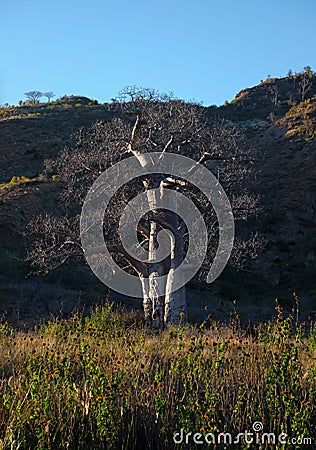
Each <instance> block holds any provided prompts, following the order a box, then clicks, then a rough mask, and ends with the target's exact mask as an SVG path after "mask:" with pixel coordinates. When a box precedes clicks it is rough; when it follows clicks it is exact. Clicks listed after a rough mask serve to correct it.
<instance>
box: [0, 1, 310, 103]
mask: <svg viewBox="0 0 316 450" xmlns="http://www.w3.org/2000/svg"><path fill="white" fill-rule="evenodd" d="M0 20H1V36H2V38H1V59H0V104H1V103H5V102H8V103H9V104H17V103H18V101H19V100H20V99H24V95H23V94H24V92H26V91H29V90H40V91H54V92H55V93H56V95H57V97H60V96H62V95H64V94H67V95H72V94H75V95H85V96H88V97H90V98H93V99H97V100H99V101H101V102H105V101H110V99H111V98H112V97H115V96H116V94H117V93H118V91H119V90H120V89H122V88H123V87H124V86H126V85H134V84H135V85H138V86H142V87H152V88H155V89H157V90H159V91H162V92H170V91H173V92H174V94H175V95H176V96H177V97H179V98H184V99H186V100H189V99H191V100H193V99H194V100H196V101H201V102H203V104H204V105H210V104H217V105H220V104H223V103H224V102H225V100H226V99H227V100H231V99H232V98H234V96H235V94H236V93H237V92H238V91H240V90H241V89H243V88H245V87H249V86H253V85H255V84H257V83H259V82H260V80H262V79H265V78H266V77H267V75H271V76H277V77H280V76H285V75H286V73H287V72H288V70H289V69H290V68H291V69H292V70H293V71H294V72H295V71H300V70H301V69H302V68H303V66H306V65H310V66H311V67H312V68H313V69H314V70H316V61H315V59H316V52H315V43H316V27H315V22H316V2H315V0H301V1H300V2H296V1H294V0H273V1H272V0H264V1H256V0H240V1H238V0H218V1H213V0H195V1H187V0H154V1H151V0H147V1H145V0H116V1H115V0H110V1H108V0H89V1H82V0H76V1H74V0H63V1H61V0H55V1H49V0H15V1H13V2H4V1H3V2H2V5H1V19H0Z"/></svg>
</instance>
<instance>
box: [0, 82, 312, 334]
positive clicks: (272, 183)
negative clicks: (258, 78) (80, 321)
mask: <svg viewBox="0 0 316 450" xmlns="http://www.w3.org/2000/svg"><path fill="white" fill-rule="evenodd" d="M301 82H302V75H300V76H298V77H297V76H296V77H295V78H294V77H293V76H291V77H286V78H281V79H268V80H265V81H264V82H262V83H260V84H259V85H258V86H255V87H252V88H248V89H244V90H243V91H241V92H240V93H238V94H237V95H236V97H235V99H233V100H232V101H231V102H230V103H227V104H226V105H224V106H222V107H218V108H216V107H209V108H207V109H206V110H207V113H208V114H210V115H216V116H221V117H224V118H225V120H228V121H230V122H232V123H233V124H235V126H238V127H240V128H241V130H242V131H243V132H244V134H245V144H246V145H247V146H248V148H251V152H252V155H253V158H254V179H251V180H249V187H251V188H252V189H253V190H255V191H256V192H257V193H259V194H260V196H261V202H262V205H263V212H262V214H261V217H260V219H259V221H256V222H253V223H252V224H250V225H249V226H252V227H255V229H258V230H259V231H260V232H261V233H262V234H263V235H264V236H265V238H266V241H267V246H266V248H265V250H264V251H263V252H262V253H261V254H260V256H259V261H258V265H257V269H256V270H255V272H254V273H251V274H249V273H243V272H238V273H235V272H231V271H229V270H227V271H225V272H224V274H223V276H222V277H221V278H220V279H219V280H217V281H216V282H215V283H214V284H213V285H212V286H211V287H209V286H203V285H200V284H198V285H196V284H194V283H195V282H194V283H191V287H190V290H189V301H190V298H191V305H192V308H191V311H192V318H196V317H198V307H199V308H201V307H202V306H203V305H204V304H205V303H207V304H209V305H210V308H211V309H212V312H213V313H214V314H215V316H216V314H217V315H218V316H220V315H221V314H222V312H224V313H225V314H227V305H228V303H227V302H228V300H231V299H233V298H238V301H240V303H241V307H242V308H243V310H242V314H243V318H244V319H245V320H247V318H248V317H250V318H252V319H254V320H257V319H261V318H266V315H265V314H266V310H270V311H271V305H273V300H274V297H276V296H279V297H280V298H281V300H282V301H283V302H284V305H285V306H286V307H288V308H290V307H291V304H292V293H293V291H297V292H298V294H299V296H300V300H301V304H302V307H303V310H304V313H305V316H308V314H310V313H311V312H313V311H314V312H315V309H316V307H315V306H314V303H315V301H316V281H315V280H316V270H315V266H316V264H315V263H316V238H315V225H316V196H315V192H316V164H315V163H316V139H315V137H316V132H315V123H316V77H315V76H314V77H311V78H310V85H309V86H308V89H307V92H306V93H304V100H302V92H301V91H300V90H299V88H298V86H300V83H301ZM115 114H116V109H115V104H114V103H112V104H104V105H99V104H97V102H95V101H92V100H90V99H87V98H85V97H78V96H72V97H64V98H62V99H59V100H57V101H55V102H51V103H42V104H39V105H22V106H17V107H8V108H3V109H1V110H0V205H1V206H0V230H1V234H0V270H1V275H0V308H1V310H2V311H3V314H4V315H5V316H6V317H7V318H8V319H9V320H12V321H15V322H16V323H18V324H19V325H20V326H21V325H23V323H24V322H28V321H30V319H31V318H34V317H47V315H49V314H51V313H57V312H59V310H60V308H62V309H63V313H64V314H68V313H70V311H71V309H73V308H74V307H79V308H82V307H83V305H84V304H86V305H87V304H89V303H92V302H93V301H95V300H97V299H98V298H99V297H100V296H101V297H102V296H103V297H104V295H105V290H104V289H103V288H102V286H100V285H99V283H98V281H97V280H96V279H95V278H94V276H93V275H91V274H87V273H86V272H84V271H83V270H82V269H80V268H72V267H68V268H66V269H62V270H58V271H57V272H56V273H55V274H51V275H49V276H47V277H43V276H42V277H34V276H33V277H31V278H30V277H29V276H28V266H27V265H26V263H25V262H24V260H23V259H24V257H25V242H26V239H25V236H24V231H25V224H26V223H27V222H29V221H30V220H32V219H33V218H34V217H35V216H36V215H37V214H40V213H41V214H43V213H45V212H54V213H57V214H63V213H65V211H63V209H62V208H61V206H60V204H59V199H58V193H59V191H60V184H59V182H58V177H57V178H56V176H55V174H54V172H53V171H52V161H53V160H54V159H56V158H57V157H58V152H59V151H60V150H61V149H62V148H63V147H64V146H65V145H67V146H69V145H71V144H72V135H73V133H74V132H75V131H76V130H78V129H79V128H80V127H83V126H84V127H87V126H89V125H90V124H92V123H93V122H95V121H96V120H109V119H110V118H111V117H113V116H115ZM61 305H62V306H61ZM133 305H134V306H135V305H136V304H135V303H134V304H133ZM197 305H198V307H197ZM259 305H260V310H259V308H258V307H259ZM267 314H268V313H267Z"/></svg>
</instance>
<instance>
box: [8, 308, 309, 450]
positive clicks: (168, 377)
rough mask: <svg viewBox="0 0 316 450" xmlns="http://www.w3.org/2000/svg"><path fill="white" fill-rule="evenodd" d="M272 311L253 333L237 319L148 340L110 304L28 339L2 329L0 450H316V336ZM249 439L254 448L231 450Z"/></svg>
mask: <svg viewBox="0 0 316 450" xmlns="http://www.w3.org/2000/svg"><path fill="white" fill-rule="evenodd" d="M276 310H277V317H276V319H275V320H274V321H273V322H271V323H266V324H262V325H258V326H256V327H253V328H252V330H251V332H250V329H249V330H243V329H242V328H241V327H240V326H239V325H238V314H237V313H236V314H235V315H234V314H233V315H232V317H231V321H230V324H228V325H227V324H226V325H225V324H220V323H216V322H212V321H211V319H206V321H205V323H203V324H202V325H201V326H200V327H192V326H189V325H188V326H179V327H173V328H170V329H169V330H166V331H161V332H153V331H150V330H148V329H146V328H145V326H143V325H142V323H141V321H140V320H139V319H137V317H136V316H135V315H133V314H127V313H122V312H119V311H113V310H112V308H111V305H107V306H104V307H98V308H96V309H95V310H94V311H93V312H92V313H91V315H90V316H89V317H86V318H83V317H82V316H81V315H80V314H75V315H74V316H73V317H71V318H70V319H68V320H60V319H56V320H55V321H51V322H49V323H48V324H46V325H43V326H41V327H39V328H38V329H36V330H32V331H28V332H26V333H25V332H18V331H14V330H13V329H12V328H11V327H10V326H8V324H6V323H3V324H2V325H0V343H1V347H0V368H1V372H0V449H3V450H4V449H14V450H17V449H23V450H24V449H25V450H26V449H40V450H44V449H76V450H79V449H89V450H97V449H173V448H227V449H228V448H240V449H246V448H251V449H252V448H258V449H265V448H279V449H283V448H284V449H288V448H313V445H314V444H315V423H316V407H315V398H316V326H315V324H314V323H312V322H311V323H303V324H302V323H298V322H297V320H294V318H293V317H292V316H288V317H283V314H282V309H281V307H280V306H279V305H278V304H276ZM206 314H207V312H206ZM255 422H257V424H254V423H255ZM258 422H261V423H262V425H263V431H262V430H260V429H259V428H260V424H258ZM256 427H258V428H256ZM181 429H182V431H181ZM245 430H248V431H249V432H253V439H257V441H253V442H249V439H250V438H249V436H248V437H247V439H248V443H247V442H246V441H245V437H243V436H241V438H240V439H239V442H238V443H237V442H235V443H234V440H236V438H237V436H238V433H244V432H245ZM255 431H258V432H257V433H255ZM189 432H191V433H192V434H191V435H186V433H189ZM265 432H266V433H274V434H275V436H276V442H275V445H272V443H273V436H272V435H269V436H265V435H263V434H262V433H265ZM175 433H179V434H177V435H176V441H177V442H178V443H175V442H174V439H173V437H174V434H175ZM181 433H182V434H181ZM195 433H200V434H199V435H197V436H194V434H195ZM220 433H230V434H231V437H232V443H229V436H228V434H227V435H223V434H220ZM281 433H286V434H287V435H288V439H289V438H291V439H292V438H294V439H296V440H298V442H299V444H295V443H294V442H293V440H291V441H288V443H287V444H284V443H282V442H284V441H283V439H284V435H282V436H283V437H282V439H281V441H282V442H280V441H279V440H278V436H279V435H280V434H281ZM181 437H182V440H181ZM305 438H312V442H314V444H311V445H310V442H311V441H307V440H305V441H304V439H305ZM194 439H195V440H196V441H198V442H203V444H201V443H197V444H194ZM180 441H181V442H180ZM225 442H226V443H225ZM254 442H256V443H254Z"/></svg>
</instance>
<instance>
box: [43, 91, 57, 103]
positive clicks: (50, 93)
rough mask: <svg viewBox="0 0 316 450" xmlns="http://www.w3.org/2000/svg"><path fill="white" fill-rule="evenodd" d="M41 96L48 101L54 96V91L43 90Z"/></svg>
mask: <svg viewBox="0 0 316 450" xmlns="http://www.w3.org/2000/svg"><path fill="white" fill-rule="evenodd" d="M43 96H44V97H46V98H47V101H48V102H50V101H51V99H52V98H53V97H55V94H54V92H52V91H48V92H43Z"/></svg>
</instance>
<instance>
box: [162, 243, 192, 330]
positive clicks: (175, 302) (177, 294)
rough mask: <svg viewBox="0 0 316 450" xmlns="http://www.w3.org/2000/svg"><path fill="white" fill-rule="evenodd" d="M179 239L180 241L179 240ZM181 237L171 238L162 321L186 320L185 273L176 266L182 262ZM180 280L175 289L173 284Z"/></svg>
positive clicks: (177, 321) (176, 321)
mask: <svg viewBox="0 0 316 450" xmlns="http://www.w3.org/2000/svg"><path fill="white" fill-rule="evenodd" d="M179 240H180V242H179ZM182 252H183V246H182V238H180V237H178V239H177V242H175V240H174V239H173V242H172V249H171V262H170V270H169V273H168V277H167V284H166V296H165V311H164V322H165V323H166V324H168V323H179V322H186V321H187V302H186V291H185V273H184V271H183V270H180V271H179V270H177V271H176V268H177V267H178V266H179V265H180V263H181V262H182V256H183V255H182ZM179 282H181V284H182V285H183V286H182V287H181V288H180V289H177V290H175V286H176V285H178V283H179Z"/></svg>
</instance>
